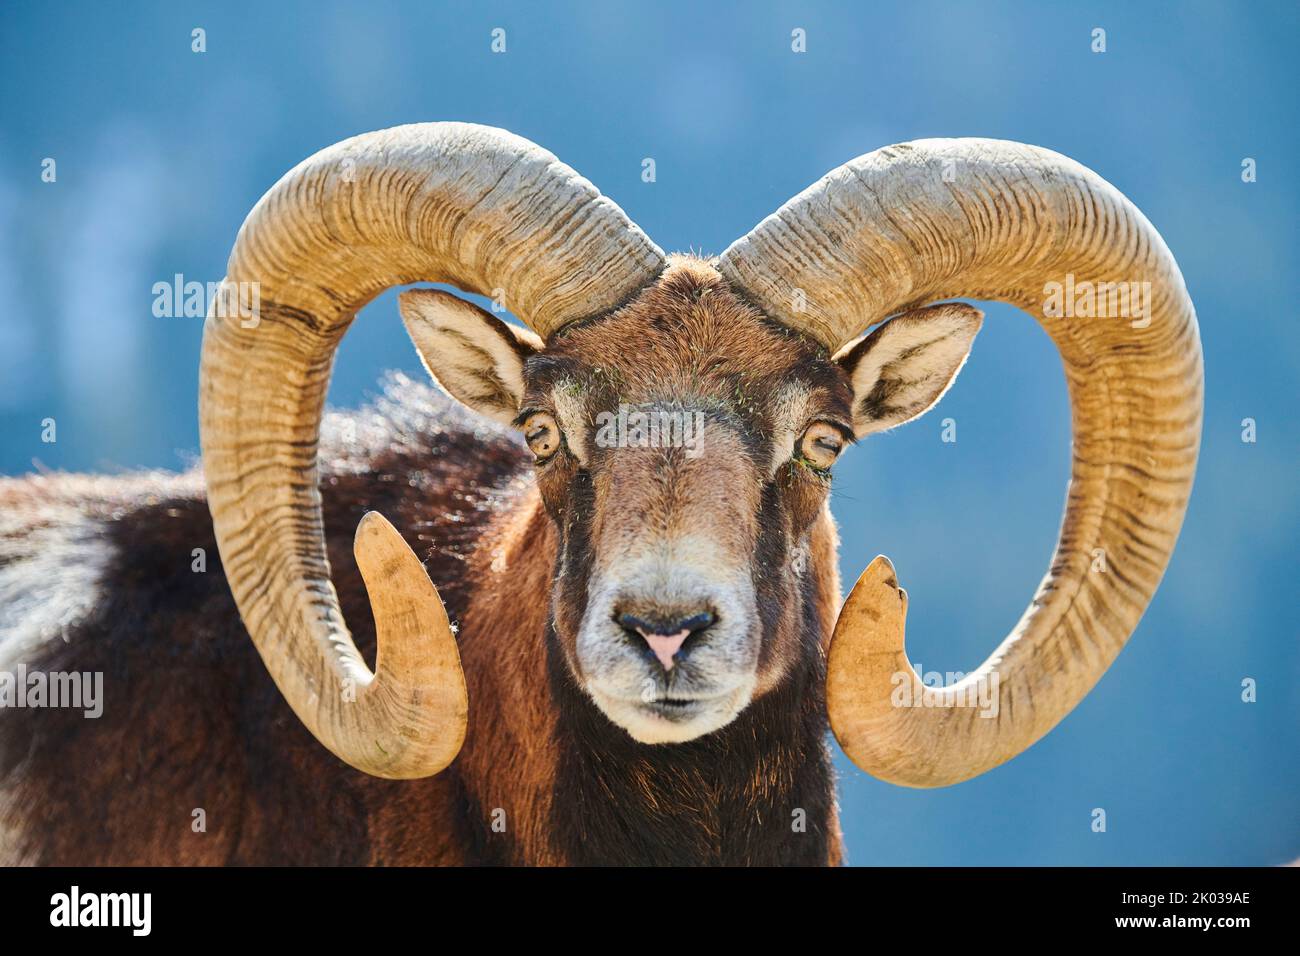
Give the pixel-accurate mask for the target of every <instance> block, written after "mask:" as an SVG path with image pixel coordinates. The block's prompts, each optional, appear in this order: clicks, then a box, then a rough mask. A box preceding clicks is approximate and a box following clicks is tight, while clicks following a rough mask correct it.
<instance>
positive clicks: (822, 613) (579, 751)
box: [457, 494, 840, 865]
mask: <svg viewBox="0 0 1300 956" xmlns="http://www.w3.org/2000/svg"><path fill="white" fill-rule="evenodd" d="M499 528H500V530H498V531H497V533H496V534H491V535H489V536H488V539H487V540H486V542H485V547H484V548H483V549H481V550H480V554H481V555H482V558H481V559H480V560H482V561H483V562H484V563H489V562H493V561H494V562H495V563H496V566H497V567H498V569H502V568H506V567H508V568H509V574H497V575H495V576H494V577H492V578H489V579H488V580H489V584H488V585H486V586H485V588H484V589H483V591H482V592H480V594H478V595H476V596H475V597H474V598H473V599H472V600H471V604H470V607H469V609H468V613H467V615H466V619H465V625H466V626H465V638H464V641H463V646H462V657H463V661H464V665H465V669H466V676H467V679H468V681H469V684H470V698H471V701H472V704H471V708H470V709H471V714H472V717H471V727H470V732H469V736H468V738H467V741H466V745H465V749H464V750H463V751H462V753H461V756H460V758H459V760H458V761H457V766H458V768H459V773H458V776H459V779H460V785H461V787H462V788H463V799H464V801H465V804H466V806H467V808H468V811H469V816H470V817H471V818H472V819H474V820H477V821H481V824H479V825H474V826H473V829H474V830H476V831H477V832H476V833H475V834H473V835H472V839H471V841H470V842H471V844H472V845H474V846H475V847H476V855H478V856H479V858H480V860H481V861H482V862H497V863H503V862H512V863H529V864H535V863H542V864H579V865H581V864H590V865H607V864H677V865H708V864H714V865H719V864H720V865H763V864H773V865H775V864H807V865H823V864H825V863H828V862H830V863H835V862H838V861H839V858H840V840H839V827H838V821H837V818H836V809H835V802H834V779H833V770H832V766H831V761H830V755H829V752H828V749H827V743H826V733H827V722H826V711H825V699H824V686H825V681H824V677H825V653H824V649H825V645H826V642H827V640H828V639H829V627H830V621H831V619H832V618H831V615H832V614H833V606H834V602H835V599H836V597H837V596H838V588H839V583H838V578H837V576H836V573H835V564H834V561H835V534H834V529H833V526H832V525H831V522H830V519H829V516H826V517H824V518H823V519H821V520H819V522H818V523H817V527H816V530H815V532H814V535H813V547H812V549H811V550H812V560H811V561H810V567H809V573H808V574H807V576H806V578H805V584H804V587H803V588H802V592H801V595H800V602H801V607H800V609H799V611H800V613H799V615H798V619H799V620H800V621H802V622H803V627H804V629H805V633H804V640H803V641H802V642H801V647H802V648H803V652H802V659H801V660H800V661H799V662H798V663H797V664H795V665H794V666H792V667H791V669H790V671H789V673H788V674H787V675H786V677H785V679H784V680H783V681H782V682H781V683H780V684H779V685H778V686H777V687H775V688H774V689H773V690H771V691H769V692H768V693H766V694H764V695H762V696H761V697H759V698H758V699H757V700H755V701H754V702H753V703H752V704H750V706H749V707H748V708H746V709H745V710H744V711H743V712H742V713H741V714H740V716H739V717H737V718H736V720H735V721H733V722H732V723H731V724H729V725H728V726H726V727H724V728H723V729H722V730H720V731H717V732H715V733H713V734H709V735H707V736H705V737H703V738H700V739H698V740H695V741H692V742H690V743H686V744H676V745H645V744H640V743H637V742H636V741H635V740H633V739H632V738H631V737H630V736H629V735H628V734H627V732H626V731H624V730H623V729H622V728H620V727H618V726H616V725H615V724H613V723H611V722H610V721H609V720H608V719H607V718H606V717H605V716H604V714H602V713H601V712H600V710H599V709H598V708H597V707H596V706H595V704H594V703H593V702H592V701H591V699H590V698H589V697H588V696H587V694H586V693H585V692H584V691H583V690H582V689H581V688H580V687H578V686H577V685H576V683H575V681H574V679H573V677H572V676H571V673H570V672H569V670H568V668H567V667H566V666H565V663H564V661H563V655H562V653H561V651H560V647H559V643H558V640H557V638H556V636H555V635H554V633H553V632H551V630H550V628H551V626H552V625H551V623H550V619H549V614H547V609H546V606H545V603H544V602H540V601H539V602H534V604H533V606H532V607H531V608H523V607H521V604H522V603H523V602H521V601H520V600H519V594H520V591H519V590H518V588H519V587H520V585H521V584H527V585H528V586H529V588H530V593H547V592H546V590H545V589H544V588H545V585H543V587H542V588H539V589H538V590H536V591H532V590H531V588H532V587H535V586H537V585H538V584H541V582H542V581H543V580H547V581H548V583H549V576H550V574H551V573H552V571H553V568H554V565H555V561H556V553H557V541H556V538H557V534H556V532H555V529H554V526H553V525H552V524H551V523H550V521H549V520H548V519H547V518H546V516H545V513H544V511H543V510H542V509H541V507H540V504H539V502H538V501H537V498H536V496H535V494H527V495H525V496H524V498H523V500H522V501H520V503H519V507H518V509H517V510H516V511H515V512H514V514H513V515H512V517H511V518H510V520H509V521H507V522H505V523H504V525H503V526H499ZM501 615H506V617H504V618H503V617H502V616H501ZM489 622H491V623H489ZM507 638H508V639H509V640H511V641H512V642H513V643H511V644H510V646H503V645H502V643H501V642H502V641H503V640H505V639H507ZM494 812H495V813H496V816H494ZM494 820H495V821H504V825H503V827H501V828H499V829H497V830H494V829H493V827H492V824H493V822H494Z"/></svg>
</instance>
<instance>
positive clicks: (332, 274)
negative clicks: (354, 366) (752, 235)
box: [199, 123, 664, 778]
mask: <svg viewBox="0 0 1300 956" xmlns="http://www.w3.org/2000/svg"><path fill="white" fill-rule="evenodd" d="M663 261H664V260H663V254H662V253H661V252H660V251H659V249H658V248H656V247H655V245H654V244H653V243H651V242H650V240H649V239H647V238H646V237H645V235H644V234H643V233H642V232H641V231H640V230H639V229H637V228H636V226H634V225H633V224H632V223H631V222H629V221H628V219H627V217H626V216H625V215H624V214H623V212H622V210H620V209H619V208H618V207H617V206H615V205H614V204H613V203H611V202H609V201H608V200H607V199H604V198H603V197H602V196H601V195H600V194H599V193H598V192H597V191H596V189H595V188H594V187H593V186H592V185H591V184H590V183H589V182H587V181H586V180H585V179H583V178H582V177H580V176H579V175H578V174H577V173H575V172H574V171H573V170H572V169H570V168H569V167H568V166H565V165H564V164H563V163H561V162H560V161H559V160H557V159H556V158H555V157H554V156H553V155H551V154H550V153H548V152H546V151H545V150H543V149H540V148H539V147H537V146H535V145H533V144H532V143H530V142H528V141H527V140H524V139H521V138H519V137H517V136H514V135H511V134H510V133H507V132H505V131H503V130H498V129H491V128H488V127H483V126H474V125H470V124H464V123H428V124H421V125H414V126H401V127H397V128H395V129H391V130H385V131H382V132H377V133H368V134H365V135H362V136H357V137H355V138H353V139H349V140H346V141H345V142H342V143H339V144H337V145H335V146H331V147H330V148H328V149H326V150H323V151H322V152H319V153H317V154H316V155H315V156H312V157H311V158H310V159H308V160H306V161H305V162H303V163H301V164H300V165H299V166H297V167H296V168H294V169H293V170H291V171H290V172H289V173H288V174H286V175H285V176H284V178H283V179H281V180H280V181H279V182H278V183H276V185H275V186H273V187H272V188H271V190H270V191H269V192H268V193H267V194H266V195H265V196H263V197H262V199H261V201H260V202H258V204H257V206H256V207H254V209H253V211H252V212H251V213H249V215H248V218H247V220H245V222H244V225H243V228H241V229H240V232H239V236H238V238H237V239H236V240H235V247H234V249H233V251H232V252H231V254H230V263H229V265H228V267H227V275H226V283H225V285H224V286H223V295H222V296H220V297H219V298H218V299H217V301H216V302H215V303H214V305H213V308H212V310H211V312H210V314H209V316H208V319H207V323H206V325H205V327H204V334H203V358H202V365H201V371H200V385H199V426H200V436H201V441H202V447H203V467H204V473H205V475H206V477H207V488H208V501H209V507H210V509H211V511H212V520H213V524H214V526H215V528H216V536H217V543H218V546H219V548H220V551H221V557H222V562H223V564H224V566H225V572H226V576H227V578H228V580H229V582H230V587H231V590H232V591H233V592H234V595H235V601H236V603H237V604H238V605H239V610H240V613H241V615H242V616H243V620H244V624H245V626H246V627H247V628H248V632H249V634H250V635H251V636H252V638H253V642H254V644H256V646H257V650H258V652H259V653H260V654H261V656H262V660H263V661H264V662H265V663H266V666H267V669H268V670H269V671H270V672H271V676H272V677H273V678H274V679H275V683H276V685H277V686H278V687H279V689H280V691H281V693H282V694H283V695H284V697H285V699H286V700H287V701H288V702H289V705H290V706H291V707H292V708H293V710H294V712H295V713H296V714H297V715H298V717H299V719H301V720H302V722H303V723H304V724H306V726H307V728H308V729H309V730H310V731H311V732H312V734H314V735H315V737H316V739H317V740H319V741H320V742H321V743H322V744H324V745H325V746H326V747H328V748H329V749H330V750H331V751H333V752H334V753H335V754H336V755H337V756H338V757H340V758H341V759H343V760H345V761H347V762H348V763H349V764H351V765H352V766H354V767H356V768H357V769H359V770H363V771H365V772H367V773H371V774H375V775H377V776H381V777H393V778H408V777H421V776H428V775H429V774H433V773H436V772H438V771H439V770H441V769H442V768H443V767H445V766H446V765H447V764H448V763H450V762H451V760H452V759H453V758H454V757H455V755H456V752H457V750H458V749H459V747H460V743H461V740H462V738H463V735H464V730H465V721H466V706H467V705H466V699H465V686H464V677H463V675H462V674H461V671H460V661H459V658H458V656H457V652H456V646H455V641H454V638H453V637H452V634H451V630H450V628H449V626H448V624H447V619H446V615H445V613H444V612H443V610H442V606H441V602H440V601H439V599H438V596H437V591H436V590H434V588H433V587H432V585H431V584H430V583H429V579H428V576H427V574H425V572H424V569H423V567H422V565H421V564H420V562H419V560H418V559H416V558H415V556H414V554H412V553H411V551H410V549H409V548H408V547H407V546H406V545H405V543H403V541H402V539H401V538H400V536H398V535H397V533H396V532H395V531H393V530H392V528H391V526H389V525H388V524H387V522H384V521H382V520H375V519H373V518H369V517H368V518H367V520H365V521H363V522H362V523H361V527H360V528H359V529H358V532H357V559H358V564H359V565H360V567H361V571H362V574H363V576H364V577H365V581H366V586H367V588H368V589H369V591H370V596H371V604H372V608H373V610H374V614H375V625H376V632H377V636H378V639H379V648H378V654H377V660H376V673H375V674H373V675H372V674H371V673H370V671H369V669H368V668H367V667H366V665H365V663H364V661H363V660H362V659H361V656H360V655H359V654H358V653H357V650H356V647H355V645H354V644H353V642H352V638H351V636H350V634H349V633H348V630H347V627H346V626H345V625H344V622H343V619H342V616H341V614H340V612H339V605H338V598H337V596H336V594H335V592H334V587H333V585H332V584H331V582H330V575H329V565H328V563H327V561H326V556H325V539H324V532H323V527H322V521H321V504H320V500H321V499H320V493H319V490H318V488H317V475H318V471H317V462H316V448H317V442H318V440H319V437H320V421H321V410H322V406H323V403H324V401H325V392H326V388H327V386H328V383H329V378H330V371H331V367H332V365H333V360H334V353H335V349H336V348H337V346H338V344H339V341H340V339H341V338H342V336H343V333H344V332H345V331H346V330H347V328H348V325H349V324H350V323H351V321H352V319H353V316H354V315H355V314H356V312H357V310H358V309H360V308H361V307H362V306H363V305H365V304H366V302H368V301H369V300H370V299H372V298H373V297H374V296H376V295H378V294H379V293H380V292H382V291H383V290H384V289H386V288H388V287H390V286H393V285H402V284H406V283H411V282H416V281H422V280H425V281H434V282H450V283H454V284H455V285H457V286H458V287H460V288H461V289H464V290H466V291H469V292H476V293H481V294H485V295H493V296H500V295H504V297H505V299H506V301H507V303H508V305H509V307H510V308H511V309H512V311H513V312H514V313H515V315H517V316H518V317H519V318H520V319H521V320H523V321H524V322H526V323H528V324H529V326H531V327H532V328H533V329H534V330H535V331H536V332H538V333H539V334H541V335H542V336H543V337H545V336H547V335H549V334H550V333H551V332H553V331H554V330H555V329H556V328H557V327H558V326H559V325H561V324H563V323H565V322H567V321H570V320H574V319H580V318H585V317H587V316H590V315H595V314H599V313H602V312H605V311H608V310H610V309H612V308H613V307H615V306H617V305H618V304H620V303H621V302H622V301H623V300H624V299H626V298H628V297H630V296H631V295H632V294H634V293H635V292H636V291H637V290H639V289H640V288H641V287H642V286H644V285H645V284H647V283H649V282H651V281H653V279H654V278H655V277H656V276H657V275H658V274H659V272H660V271H661V269H662V266H663ZM236 297H238V300H239V301H238V302H236V301H235V300H236ZM250 301H251V302H252V303H255V304H257V306H258V308H257V309H256V310H254V309H251V308H248V305H249V303H250ZM241 304H242V305H243V306H244V307H245V312H246V313H253V314H251V316H250V315H248V314H246V315H244V316H241V315H240V314H239V309H238V308H236V306H237V305H241Z"/></svg>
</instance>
